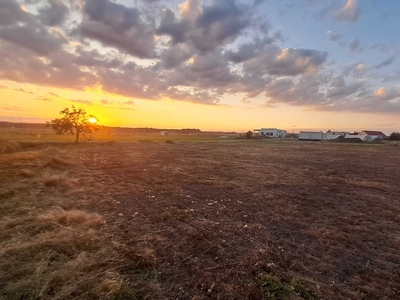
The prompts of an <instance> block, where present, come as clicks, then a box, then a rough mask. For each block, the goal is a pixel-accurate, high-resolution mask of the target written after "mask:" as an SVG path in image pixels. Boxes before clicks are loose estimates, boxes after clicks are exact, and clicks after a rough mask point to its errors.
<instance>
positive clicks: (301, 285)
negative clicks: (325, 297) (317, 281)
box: [290, 278, 318, 300]
mask: <svg viewBox="0 0 400 300" xmlns="http://www.w3.org/2000/svg"><path fill="white" fill-rule="evenodd" d="M290 285H291V286H292V287H293V290H294V291H295V292H296V294H297V295H299V296H300V297H301V298H303V299H307V300H316V299H318V293H317V292H316V291H315V288H314V287H313V285H312V283H311V282H309V281H308V280H307V279H304V278H295V279H293V280H292V281H291V282H290Z"/></svg>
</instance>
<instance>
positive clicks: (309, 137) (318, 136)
mask: <svg viewBox="0 0 400 300" xmlns="http://www.w3.org/2000/svg"><path fill="white" fill-rule="evenodd" d="M323 138H324V133H323V132H322V131H300V133H299V140H303V141H322V140H323Z"/></svg>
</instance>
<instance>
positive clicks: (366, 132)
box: [359, 130, 389, 140]
mask: <svg viewBox="0 0 400 300" xmlns="http://www.w3.org/2000/svg"><path fill="white" fill-rule="evenodd" d="M359 135H369V136H371V137H379V136H380V137H381V138H382V139H384V140H388V139H389V137H388V136H387V135H386V134H384V133H383V132H382V131H374V130H363V131H361V132H360V134H359Z"/></svg>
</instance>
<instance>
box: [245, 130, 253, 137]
mask: <svg viewBox="0 0 400 300" xmlns="http://www.w3.org/2000/svg"><path fill="white" fill-rule="evenodd" d="M252 135H253V132H251V131H250V130H249V131H247V132H246V134H245V135H244V136H245V137H246V139H250V138H251V136H252Z"/></svg>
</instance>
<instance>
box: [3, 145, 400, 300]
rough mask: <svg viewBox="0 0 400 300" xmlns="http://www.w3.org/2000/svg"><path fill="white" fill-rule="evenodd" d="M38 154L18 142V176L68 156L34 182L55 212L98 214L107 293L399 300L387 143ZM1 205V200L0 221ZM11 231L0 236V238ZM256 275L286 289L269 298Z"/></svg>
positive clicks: (398, 172) (396, 217) (393, 158)
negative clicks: (52, 174)
mask: <svg viewBox="0 0 400 300" xmlns="http://www.w3.org/2000/svg"><path fill="white" fill-rule="evenodd" d="M52 149H56V150H57V149H58V150H57V151H55V150H54V151H53V152H54V153H50V154H48V153H47V156H43V153H46V151H47V150H46V149H33V150H32V149H24V150H21V151H22V152H24V153H25V155H28V154H29V153H31V156H32V157H33V159H34V160H35V161H36V163H32V164H31V165H29V164H26V163H25V164H24V166H23V169H24V172H25V173H26V172H28V171H29V170H31V172H33V173H35V174H36V171H35V170H37V168H38V166H41V167H43V162H42V161H44V160H46V159H47V160H48V159H49V158H52V159H53V160H54V157H56V158H57V157H58V158H59V159H60V157H63V158H64V159H67V160H68V161H69V162H71V164H70V165H68V166H67V167H65V168H67V169H68V172H69V173H68V174H73V179H71V178H70V177H68V178H69V179H68V180H70V181H69V183H68V184H64V185H63V187H62V188H60V187H57V188H55V187H54V186H53V185H52V184H51V180H50V179H51V178H50V179H49V178H47V179H46V178H45V179H43V177H42V179H41V185H38V186H37V188H38V189H41V190H42V193H44V194H45V195H52V196H54V195H56V196H57V197H58V198H61V199H65V202H64V204H59V202H57V203H58V204H57V205H60V206H61V208H62V209H63V210H64V211H71V210H73V209H80V210H84V211H85V212H87V213H89V214H92V215H95V216H98V217H99V218H100V217H101V218H102V219H103V220H104V222H103V223H102V225H101V227H99V229H96V230H97V232H98V238H100V239H101V243H102V244H104V245H106V246H107V247H108V249H110V250H109V251H108V252H107V255H106V256H97V257H98V258H97V259H100V260H102V259H103V260H105V259H106V257H107V256H114V257H118V260H115V261H112V262H110V263H109V265H108V267H107V268H108V269H107V268H104V269H102V268H101V267H98V268H97V269H96V270H99V271H98V273H99V274H100V272H103V273H104V272H106V271H105V270H109V268H114V269H113V271H114V272H115V274H118V276H119V277H118V278H120V279H118V280H120V281H121V282H124V286H123V287H124V288H125V289H128V290H130V292H126V294H124V293H123V292H121V293H119V294H118V295H117V294H115V295H114V294H113V295H114V296H113V297H111V296H110V297H111V298H115V299H399V298H400V225H399V224H400V214H399V213H400V184H399V178H400V166H399V162H400V148H398V147H392V146H387V145H343V144H331V143H324V144H322V143H302V142H266V141H232V142H224V143H222V142H221V143H218V142H216V143H208V142H204V143H175V144H172V143H171V144H168V143H152V142H141V143H139V142H136V143H116V144H112V143H106V144H104V143H102V144H91V145H83V146H78V147H73V146H68V147H64V146H56V147H53V148H52ZM21 151H20V152H18V153H19V154H18V155H21V154H20V153H21ZM32 151H36V152H32ZM16 153H17V152H13V153H7V154H1V157H0V158H1V160H2V162H3V163H4V164H3V166H4V165H5V163H6V162H9V164H10V167H9V168H8V171H7V174H9V175H8V176H9V177H8V178H11V177H10V174H13V173H12V172H11V173H10V170H11V169H12V170H15V172H16V173H15V174H17V172H20V173H18V174H19V175H18V176H21V171H20V169H21V168H22V166H21V165H15V164H11V163H10V162H15V161H17V160H16V158H15V157H16V155H17V154H16ZM41 157H42V160H41ZM30 161H33V160H32V159H31V160H30ZM56 162H57V161H56ZM53 163H54V161H53ZM59 165H63V164H62V163H59ZM64 165H65V164H64ZM53 169H57V168H53ZM60 169H62V168H60ZM4 170H5V168H3V171H4ZM63 172H65V170H64V171H63ZM47 176H48V174H47ZM68 176H72V175H68ZM25 177H29V176H25ZM31 177H32V178H35V176H34V175H32V176H31ZM24 180H25V182H26V184H27V185H32V183H33V182H34V181H32V180H33V179H24ZM46 180H47V181H46ZM49 180H50V181H49ZM43 182H44V184H43ZM46 182H50V183H49V184H47V183H46ZM3 188H4V186H3ZM20 190H23V189H20ZM20 190H17V191H16V193H11V194H10V195H8V194H4V192H3V194H4V195H5V196H4V195H3V197H0V198H2V199H0V201H1V202H2V203H3V204H4V203H6V201H11V200H12V199H14V198H16V197H17V196H18V195H23V192H21V191H20ZM7 195H8V196H7ZM0 196H1V195H0ZM24 197H25V196H24ZM66 199H68V200H66ZM24 201H25V202H26V201H28V200H24ZM54 201H56V200H53V202H54ZM57 201H58V200H57ZM25 202H24V203H25ZM46 203H47V202H46ZM25 204H26V203H25ZM25 204H24V205H25ZM4 205H5V204H4ZM45 205H48V204H44V205H43V207H44V206H45ZM53 205H54V203H53ZM3 207H5V206H3ZM43 209H44V208H43ZM7 214H8V215H12V214H13V213H12V209H11V208H9V212H5V213H3V214H2V216H1V218H2V219H0V221H1V222H3V223H4V222H5V221H4V220H6V219H5V218H9V217H7ZM7 220H8V219H7ZM0 225H1V224H0ZM4 226H5V225H4ZM89 227H90V226H89ZM7 228H8V227H7ZM82 228H83V229H82V230H85V229H84V228H86V227H82ZM96 228H97V227H96ZM93 230H94V229H93ZM9 235H10V234H9ZM39 236H40V234H39ZM16 239H17V237H14V238H13V239H12V237H10V236H6V237H3V238H2V243H3V245H8V246H9V245H11V244H13V243H15V242H16ZM96 249H97V248H96ZM76 251H77V252H74V253H75V254H73V255H75V256H78V255H79V253H81V252H85V253H91V252H90V251H92V252H93V251H94V250H93V249H92V248H90V249H86V248H85V249H83V250H79V249H78V250H76ZM96 251H97V250H96ZM93 253H94V252H93ZM96 253H97V252H96ZM38 255H39V254H38ZM96 255H98V254H96ZM5 257H9V253H8V252H7V251H3V252H0V262H1V259H2V258H3V259H4V258H5ZM38 257H39V256H38ZM33 259H35V258H33ZM20 264H21V262H20ZM113 266H114V267H113ZM82 272H85V271H82ZM96 272H97V271H96ZM103 273H101V274H103ZM83 274H84V273H83ZM0 275H1V272H0ZM4 276H5V275H3V277H1V276H0V281H1V280H2V278H6V277H4ZM263 276H264V277H263ZM265 276H271V277H272V276H273V278H277V279H278V281H279V282H278V283H279V284H281V285H282V286H286V287H289V289H290V290H291V291H293V293H291V292H289V293H288V294H287V295H286V294H282V296H279V291H277V292H274V291H272V290H273V288H274V287H272V288H271V287H270V286H271V284H270V283H269V282H266V281H265ZM18 278H19V277H18ZM263 278H264V279H263ZM102 280H103V279H102ZM296 283H297V286H296ZM299 283H300V284H299ZM0 284H1V283H0ZM98 284H102V285H103V286H104V284H105V283H104V280H103V281H102V282H100V281H99V283H98ZM1 287H3V288H7V289H12V288H10V287H9V286H7V285H6V284H5V283H4V282H3V285H0V288H1ZM118 288H121V289H122V286H121V285H119V286H118ZM76 293H77V292H75V294H74V297H76V296H77V295H78V296H77V297H78V299H79V298H82V299H85V297H86V298H90V294H87V293H86V294H85V295H86V296H85V297H83V296H82V295H83V294H82V293H81V294H79V293H78V294H76ZM282 293H283V292H282ZM0 295H1V293H0ZM4 295H5V296H7V295H11V294H4ZM37 295H39V296H38V298H48V299H52V295H51V293H47V294H46V293H42V294H37ZM71 295H72V294H71ZM109 295H111V294H110V293H109ZM128 295H130V296H128ZM68 297H70V296H68ZM68 297H66V298H68ZM93 297H94V296H93ZM107 297H108V296H107V295H105V294H103V298H107ZM10 298H11V297H10ZM61 298H62V297H61ZM5 299H7V298H5ZM15 299H16V298H15ZM20 299H23V298H20ZM71 299H72V296H71Z"/></svg>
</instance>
